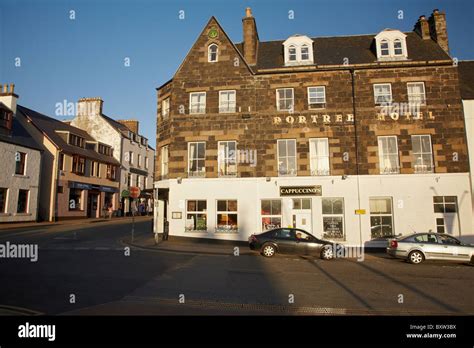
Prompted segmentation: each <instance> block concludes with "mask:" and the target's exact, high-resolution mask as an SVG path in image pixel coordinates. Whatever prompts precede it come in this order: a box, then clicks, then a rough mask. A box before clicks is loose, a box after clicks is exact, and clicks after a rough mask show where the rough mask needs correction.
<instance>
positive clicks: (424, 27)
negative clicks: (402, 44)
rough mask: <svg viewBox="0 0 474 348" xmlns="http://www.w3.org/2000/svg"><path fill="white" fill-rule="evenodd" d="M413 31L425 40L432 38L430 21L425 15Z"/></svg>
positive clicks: (419, 19)
mask: <svg viewBox="0 0 474 348" xmlns="http://www.w3.org/2000/svg"><path fill="white" fill-rule="evenodd" d="M413 30H414V32H415V33H417V34H418V35H419V36H420V37H421V38H422V39H423V40H428V39H430V38H431V35H430V25H429V24H428V20H427V19H426V17H425V15H422V16H420V18H418V22H416V24H415V28H414V29H413Z"/></svg>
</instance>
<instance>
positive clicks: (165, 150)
mask: <svg viewBox="0 0 474 348" xmlns="http://www.w3.org/2000/svg"><path fill="white" fill-rule="evenodd" d="M168 161H169V146H168V145H166V146H163V147H161V177H162V178H166V177H167V176H168Z"/></svg>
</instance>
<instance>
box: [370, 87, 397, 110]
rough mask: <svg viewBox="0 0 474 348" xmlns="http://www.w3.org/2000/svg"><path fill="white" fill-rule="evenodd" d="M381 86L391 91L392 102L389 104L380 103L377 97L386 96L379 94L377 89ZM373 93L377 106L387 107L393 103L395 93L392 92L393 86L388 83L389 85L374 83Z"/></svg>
mask: <svg viewBox="0 0 474 348" xmlns="http://www.w3.org/2000/svg"><path fill="white" fill-rule="evenodd" d="M380 86H388V87H389V90H390V100H389V102H388V104H385V103H386V102H385V101H384V102H378V101H377V97H379V96H384V95H385V94H380V93H378V92H377V87H380ZM373 91H374V103H375V105H376V106H385V105H391V104H392V103H393V92H392V84H391V83H389V82H387V83H374V84H373Z"/></svg>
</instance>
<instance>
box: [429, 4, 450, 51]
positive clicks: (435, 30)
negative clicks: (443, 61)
mask: <svg viewBox="0 0 474 348" xmlns="http://www.w3.org/2000/svg"><path fill="white" fill-rule="evenodd" d="M428 23H429V26H430V35H431V38H432V39H433V40H434V41H436V42H437V43H438V45H439V46H440V47H441V48H442V49H443V50H444V51H445V52H446V53H447V54H449V45H448V31H447V29H446V14H445V13H444V12H440V11H439V10H438V9H434V10H433V13H432V14H431V16H430V18H429V19H428Z"/></svg>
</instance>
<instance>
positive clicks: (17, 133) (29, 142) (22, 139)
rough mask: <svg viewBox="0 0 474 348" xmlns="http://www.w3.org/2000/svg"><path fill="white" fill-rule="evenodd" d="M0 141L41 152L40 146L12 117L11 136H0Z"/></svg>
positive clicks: (2, 105)
mask: <svg viewBox="0 0 474 348" xmlns="http://www.w3.org/2000/svg"><path fill="white" fill-rule="evenodd" d="M0 104H1V105H0V106H1V107H5V108H7V109H8V107H7V106H5V105H4V104H3V103H1V102H0ZM0 141H1V142H5V143H9V144H13V145H19V146H23V147H27V148H30V149H34V150H38V151H42V148H41V146H40V145H39V144H38V143H37V142H36V141H35V140H34V138H33V137H32V136H31V134H30V133H29V132H28V130H27V129H26V128H25V126H24V125H23V124H22V123H21V122H20V121H18V119H17V118H16V117H13V121H12V131H11V134H10V135H5V134H0Z"/></svg>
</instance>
